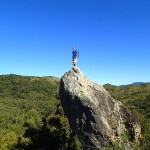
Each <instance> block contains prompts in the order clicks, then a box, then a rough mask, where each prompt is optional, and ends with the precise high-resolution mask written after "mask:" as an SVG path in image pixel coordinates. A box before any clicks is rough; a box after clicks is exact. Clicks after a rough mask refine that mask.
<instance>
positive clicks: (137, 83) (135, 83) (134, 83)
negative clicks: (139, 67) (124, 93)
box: [120, 82, 150, 86]
mask: <svg viewBox="0 0 150 150" xmlns="http://www.w3.org/2000/svg"><path fill="white" fill-rule="evenodd" d="M141 84H150V82H133V83H131V84H125V85H120V86H129V85H141Z"/></svg>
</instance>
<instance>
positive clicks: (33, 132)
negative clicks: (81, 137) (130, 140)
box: [0, 75, 150, 150]
mask: <svg viewBox="0 0 150 150" xmlns="http://www.w3.org/2000/svg"><path fill="white" fill-rule="evenodd" d="M104 87H105V88H106V90H107V91H108V92H109V93H110V95H111V96H113V97H114V98H115V99H117V100H119V101H122V102H123V103H124V104H125V105H127V106H128V107H129V108H130V109H132V110H133V111H134V112H135V113H136V115H137V116H138V118H139V119H140V122H141V125H142V139H141V145H140V148H139V149H140V150H148V149H149V147H150V84H142V85H136V86H134V85H130V86H126V87H119V86H113V85H109V84H107V85H104ZM58 92H59V79H57V78H55V77H25V76H18V75H1V76H0V149H1V150H8V149H12V150H14V149H16V150H23V149H24V150H32V149H34V150H49V149H52V150H67V149H68V150H80V149H81V144H80V143H79V141H78V139H77V138H76V136H75V135H74V134H73V132H72V131H71V130H70V128H69V124H68V121H67V118H66V117H65V116H64V113H63V111H62V107H61V105H60V100H59V94H58Z"/></svg>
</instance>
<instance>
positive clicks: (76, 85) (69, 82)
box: [60, 67, 141, 149]
mask: <svg viewBox="0 0 150 150" xmlns="http://www.w3.org/2000/svg"><path fill="white" fill-rule="evenodd" d="M60 98H61V102H62V106H63V109H64V112H65V115H66V116H67V118H68V120H69V123H70V126H71V128H72V130H73V131H74V132H75V133H76V134H77V135H78V138H79V140H80V142H81V143H82V145H83V147H84V148H85V149H87V148H90V149H95V148H96V149H101V148H102V147H103V146H109V145H110V144H111V145H113V146H116V145H117V147H122V146H124V147H125V149H132V148H131V145H132V144H131V143H132V142H133V141H135V142H138V141H139V139H140V134H141V127H140V123H139V122H138V120H137V119H136V117H135V115H134V114H133V113H132V112H131V111H130V110H129V109H128V108H127V107H125V106H124V105H123V104H122V103H121V102H119V101H116V100H114V99H113V98H112V97H111V96H110V95H109V94H108V92H107V91H106V90H105V89H104V87H103V86H101V85H98V84H96V83H94V82H92V81H90V80H89V79H88V78H87V77H86V76H85V75H84V74H83V73H82V72H81V71H80V69H79V68H78V67H73V68H72V69H71V70H70V71H69V72H66V73H65V74H64V76H63V77H62V78H61V84H60Z"/></svg>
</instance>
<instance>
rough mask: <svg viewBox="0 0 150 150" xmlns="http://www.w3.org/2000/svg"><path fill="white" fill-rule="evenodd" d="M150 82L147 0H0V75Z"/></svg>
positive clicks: (104, 81)
mask: <svg viewBox="0 0 150 150" xmlns="http://www.w3.org/2000/svg"><path fill="white" fill-rule="evenodd" d="M74 45H76V47H77V50H78V51H79V52H80V58H79V61H78V66H79V67H80V69H81V70H82V71H83V72H84V73H85V74H86V75H87V76H88V78H90V79H91V80H93V81H95V82H97V83H99V84H106V83H110V84H114V85H120V84H128V83H132V82H138V81H141V82H149V81H150V0H0V74H10V73H13V74H19V75H33V76H56V77H61V76H62V75H63V74H64V73H65V72H66V71H68V70H70V69H71V68H72V60H71V59H72V46H74Z"/></svg>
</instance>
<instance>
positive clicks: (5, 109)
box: [0, 75, 59, 149]
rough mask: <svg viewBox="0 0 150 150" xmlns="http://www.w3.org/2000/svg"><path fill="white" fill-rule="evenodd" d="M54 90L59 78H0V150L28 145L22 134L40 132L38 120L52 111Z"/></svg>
mask: <svg viewBox="0 0 150 150" xmlns="http://www.w3.org/2000/svg"><path fill="white" fill-rule="evenodd" d="M58 90H59V79H57V78H53V77H42V78H41V77H24V76H17V75H2V76H0V136H1V137H2V138H0V146H1V147H0V149H11V148H13V147H14V145H16V144H17V143H18V142H20V143H26V145H28V144H30V142H31V140H30V139H28V138H26V137H23V135H24V134H25V133H26V131H27V130H28V129H29V128H30V129H31V128H32V129H37V130H38V129H40V128H41V126H42V125H43V122H42V118H43V117H46V116H47V115H48V114H50V113H54V112H55V111H56V109H57V107H56V104H57V103H58V102H59V100H57V96H58ZM8 136H10V137H13V138H12V140H10V138H8ZM13 139H14V140H13ZM6 145H7V146H6Z"/></svg>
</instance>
